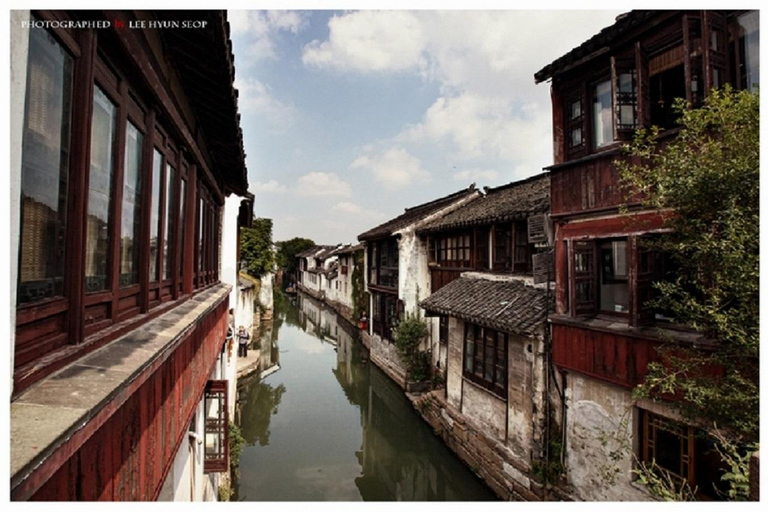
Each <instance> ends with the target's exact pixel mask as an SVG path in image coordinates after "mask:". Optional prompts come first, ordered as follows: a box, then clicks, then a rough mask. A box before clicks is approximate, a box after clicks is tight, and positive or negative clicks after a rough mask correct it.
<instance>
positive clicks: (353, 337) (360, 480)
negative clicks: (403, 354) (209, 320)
mask: <svg viewBox="0 0 768 512" xmlns="http://www.w3.org/2000/svg"><path fill="white" fill-rule="evenodd" d="M274 316H275V318H274V321H273V323H272V326H271V328H268V329H267V330H266V331H265V332H264V333H263V334H262V335H261V336H260V340H259V344H260V349H261V354H262V356H261V358H262V369H261V377H260V375H258V374H254V375H253V376H252V377H250V378H246V379H243V380H242V382H241V383H240V385H239V386H238V406H237V414H236V421H237V422H238V423H239V425H240V427H241V430H242V434H243V437H244V438H245V441H246V446H245V447H244V448H243V451H242V454H241V458H240V469H239V475H238V476H237V477H236V478H235V480H234V482H233V483H234V489H233V490H234V496H233V499H235V500H240V501H386V500H404V501H413V500H417V501H424V500H435V501H439V500H449V501H462V500H495V499H496V496H495V495H494V494H493V493H492V492H491V491H490V490H489V489H488V487H486V486H485V484H484V483H483V482H482V481H481V480H480V479H479V478H478V477H477V476H475V475H474V473H472V472H471V471H470V470H469V468H467V467H466V466H465V465H464V464H463V463H462V462H461V461H460V460H459V459H458V458H457V457H456V455H454V453H453V452H451V451H450V450H449V449H448V448H447V447H446V446H445V445H444V444H443V443H442V442H441V441H440V440H439V439H438V438H437V437H436V436H435V435H434V434H433V432H432V431H431V430H430V427H429V426H428V425H427V424H426V423H425V422H423V421H422V420H421V419H420V418H419V416H417V414H416V412H415V411H414V410H413V407H412V406H411V404H410V402H409V401H408V399H407V398H406V397H405V396H404V395H403V392H402V390H401V389H400V388H399V387H398V386H397V385H396V384H394V383H393V382H392V381H391V380H390V379H389V378H388V377H387V376H386V375H385V374H384V373H383V372H381V371H380V370H379V369H378V368H376V367H375V366H374V365H373V364H372V363H370V362H369V361H368V358H367V350H366V349H365V347H364V346H363V345H362V344H361V343H360V341H359V339H358V333H357V330H356V329H355V328H353V327H352V326H350V325H349V324H348V323H347V322H346V321H345V320H344V319H343V318H342V317H340V316H339V315H337V314H336V313H335V312H334V311H333V310H332V309H330V308H328V307H327V306H325V305H324V304H322V303H320V302H318V301H316V300H315V299H313V298H311V297H308V296H305V295H302V294H300V295H299V296H298V297H294V298H291V297H288V296H283V295H281V296H280V297H277V299H276V301H275V315H274Z"/></svg>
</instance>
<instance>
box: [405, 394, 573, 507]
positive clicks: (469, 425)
mask: <svg viewBox="0 0 768 512" xmlns="http://www.w3.org/2000/svg"><path fill="white" fill-rule="evenodd" d="M443 393H444V391H443V390H437V391H432V392H430V393H425V394H421V395H409V398H410V399H411V401H412V403H413V405H414V407H415V409H416V411H418V412H419V414H420V415H421V416H422V418H424V420H425V421H426V422H427V423H429V425H430V426H431V427H432V428H433V429H434V431H435V434H437V435H438V436H439V437H440V438H441V439H442V440H443V441H444V442H445V444H446V445H447V446H448V447H449V448H450V449H451V450H453V451H454V452H455V453H456V454H457V455H458V456H459V458H460V459H461V460H462V461H464V462H465V463H466V464H467V465H468V466H469V467H470V468H472V470H473V471H474V472H475V473H476V474H477V475H478V476H479V477H480V478H482V479H483V480H484V481H485V482H486V483H487V484H488V486H489V487H490V488H491V489H492V490H493V491H494V492H495V493H496V494H497V495H498V496H499V497H500V498H501V499H504V500H510V501H519V500H543V499H544V498H545V497H546V494H547V493H546V491H545V489H544V487H543V486H542V485H540V484H539V483H538V482H537V481H536V480H534V479H533V478H532V477H531V475H530V471H529V469H528V468H527V466H526V465H524V464H521V463H520V461H519V460H518V457H516V456H515V455H514V454H513V453H512V451H511V450H510V449H509V448H507V447H506V446H505V445H504V443H502V442H500V441H498V440H497V439H494V438H492V437H490V436H489V435H487V434H486V432H485V429H484V428H483V427H481V426H479V425H478V424H477V423H475V422H474V421H473V420H472V419H470V418H468V417H467V416H465V415H463V414H461V413H459V412H458V411H456V410H455V409H454V408H453V407H450V406H449V405H448V404H446V402H445V399H444V398H443ZM551 492H554V491H551ZM553 496H554V498H555V499H557V498H561V497H562V496H560V495H559V494H554V495H553Z"/></svg>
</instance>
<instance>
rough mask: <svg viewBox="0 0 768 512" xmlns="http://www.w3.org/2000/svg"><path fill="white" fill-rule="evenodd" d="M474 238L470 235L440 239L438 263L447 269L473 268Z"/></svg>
mask: <svg viewBox="0 0 768 512" xmlns="http://www.w3.org/2000/svg"><path fill="white" fill-rule="evenodd" d="M471 239H472V237H471V236H470V235H469V234H461V235H452V236H447V237H443V238H440V239H439V242H438V243H439V251H438V255H437V257H438V260H437V261H438V262H439V263H440V265H443V266H446V267H461V268H469V267H471V266H472V256H471V255H472V243H471Z"/></svg>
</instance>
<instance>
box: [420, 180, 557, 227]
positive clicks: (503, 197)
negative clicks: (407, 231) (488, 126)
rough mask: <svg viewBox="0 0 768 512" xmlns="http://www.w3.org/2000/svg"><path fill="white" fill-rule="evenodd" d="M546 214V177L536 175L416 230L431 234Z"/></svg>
mask: <svg viewBox="0 0 768 512" xmlns="http://www.w3.org/2000/svg"><path fill="white" fill-rule="evenodd" d="M548 211H549V174H537V175H536V176H532V177H530V178H527V179H525V180H521V181H515V182H513V183H509V184H507V185H502V186H500V187H496V188H487V189H486V195H485V196H483V197H481V198H479V199H475V200H474V201H472V202H471V203H468V204H466V205H464V206H462V207H461V208H459V209H457V210H454V211H452V212H451V213H449V214H447V215H445V216H443V217H441V218H439V219H435V220H434V221H433V222H430V223H429V224H427V225H426V226H424V227H422V228H421V229H419V230H418V232H419V233H431V232H435V231H445V230H448V229H454V228H460V227H465V226H476V225H481V224H491V223H494V222H506V221H510V220H517V219H526V218H528V217H530V216H531V215H535V214H538V213H545V212H548Z"/></svg>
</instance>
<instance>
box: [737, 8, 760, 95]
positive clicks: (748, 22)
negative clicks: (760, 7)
mask: <svg viewBox="0 0 768 512" xmlns="http://www.w3.org/2000/svg"><path fill="white" fill-rule="evenodd" d="M759 16H760V15H759V12H758V11H752V12H749V13H747V14H744V15H743V16H739V19H738V22H739V25H740V26H741V29H742V33H743V46H742V47H741V49H742V55H743V56H742V58H741V60H742V66H743V71H742V75H743V77H744V87H747V88H749V89H754V88H755V87H756V86H757V85H759V84H760V17H759Z"/></svg>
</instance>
